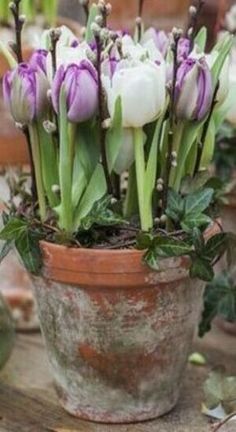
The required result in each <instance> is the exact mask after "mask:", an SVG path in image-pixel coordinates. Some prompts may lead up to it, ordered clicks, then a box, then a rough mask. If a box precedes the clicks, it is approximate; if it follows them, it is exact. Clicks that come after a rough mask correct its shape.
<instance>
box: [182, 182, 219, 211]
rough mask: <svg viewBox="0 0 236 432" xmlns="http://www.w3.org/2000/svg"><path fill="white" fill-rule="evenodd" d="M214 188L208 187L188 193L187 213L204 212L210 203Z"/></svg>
mask: <svg viewBox="0 0 236 432" xmlns="http://www.w3.org/2000/svg"><path fill="white" fill-rule="evenodd" d="M213 194H214V190H213V189H210V188H207V189H203V190H200V191H198V192H195V193H194V194H191V195H188V196H187V198H186V201H185V214H186V215H189V214H191V213H202V212H204V211H205V210H206V209H207V208H208V207H209V205H210V203H211V201H212V198H213Z"/></svg>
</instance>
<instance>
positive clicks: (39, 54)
mask: <svg viewBox="0 0 236 432" xmlns="http://www.w3.org/2000/svg"><path fill="white" fill-rule="evenodd" d="M47 55H48V51H46V50H43V49H39V50H36V51H34V53H33V54H32V56H31V57H30V60H29V65H30V66H31V67H32V68H33V69H41V70H42V71H43V72H44V73H45V75H46V73H47V68H46V58H47Z"/></svg>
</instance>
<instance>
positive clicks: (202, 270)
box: [190, 256, 214, 282]
mask: <svg viewBox="0 0 236 432" xmlns="http://www.w3.org/2000/svg"><path fill="white" fill-rule="evenodd" d="M190 276H191V278H198V279H201V280H203V281H205V282H211V281H212V279H213V278H214V270H213V267H212V265H211V263H210V262H209V261H208V260H206V259H204V258H200V257H196V256H194V259H193V261H192V265H191V268H190Z"/></svg>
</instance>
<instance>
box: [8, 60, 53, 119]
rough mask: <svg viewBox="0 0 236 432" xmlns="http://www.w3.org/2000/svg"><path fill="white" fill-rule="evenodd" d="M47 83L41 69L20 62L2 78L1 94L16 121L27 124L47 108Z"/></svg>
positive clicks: (39, 116)
mask: <svg viewBox="0 0 236 432" xmlns="http://www.w3.org/2000/svg"><path fill="white" fill-rule="evenodd" d="M48 88H49V84H48V81H47V78H46V76H45V74H44V73H43V71H42V70H41V69H40V68H38V69H35V68H33V67H31V66H30V65H28V64H26V63H21V64H20V65H19V66H18V67H17V68H16V69H14V70H13V71H9V72H7V73H6V75H5V77H4V79H3V96H4V100H5V102H6V104H7V105H8V106H9V108H10V111H11V114H12V116H13V118H14V120H15V121H16V122H17V123H21V124H29V123H31V122H32V121H33V120H35V119H36V118H41V117H42V116H43V115H44V114H45V112H46V109H47V105H48V99H47V91H48Z"/></svg>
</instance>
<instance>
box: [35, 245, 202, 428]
mask: <svg viewBox="0 0 236 432" xmlns="http://www.w3.org/2000/svg"><path fill="white" fill-rule="evenodd" d="M41 248H42V253H43V262H44V267H43V278H41V277H40V278H35V279H34V283H35V294H36V299H37V306H38V312H39V318H40V321H41V326H42V331H43V335H44V338H45V342H46V346H47V351H48V355H49V360H50V364H51V367H52V371H53V375H54V380H55V384H56V389H57V393H58V395H59V399H60V402H61V404H62V405H63V407H64V408H65V409H66V410H67V411H68V412H69V413H71V414H73V415H75V416H78V417H81V418H84V419H89V420H93V421H98V422H105V423H107V422H108V423H109V422H111V423H123V422H135V421H142V420H147V419H152V418H155V417H158V416H161V415H163V414H165V413H166V412H168V411H170V410H171V409H172V408H173V407H174V406H175V404H176V402H177V400H178V397H179V391H180V383H181V379H182V375H183V372H184V369H185V364H186V361H187V358H188V354H189V352H190V350H191V343H192V338H193V334H194V329H195V325H196V323H197V321H198V317H199V312H200V308H201V304H202V300H201V298H202V295H201V294H202V290H203V285H204V284H203V283H202V282H200V281H198V280H190V279H189V276H188V269H187V267H188V260H187V259H185V258H181V259H170V260H164V261H163V262H162V266H163V268H162V269H161V271H160V272H159V273H157V272H154V271H152V270H150V269H149V268H148V267H147V266H144V265H143V264H142V252H140V251H135V250H121V251H106V250H89V249H68V248H65V247H63V246H57V245H53V244H49V243H46V242H42V244H41ZM173 347H174V350H173Z"/></svg>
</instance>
